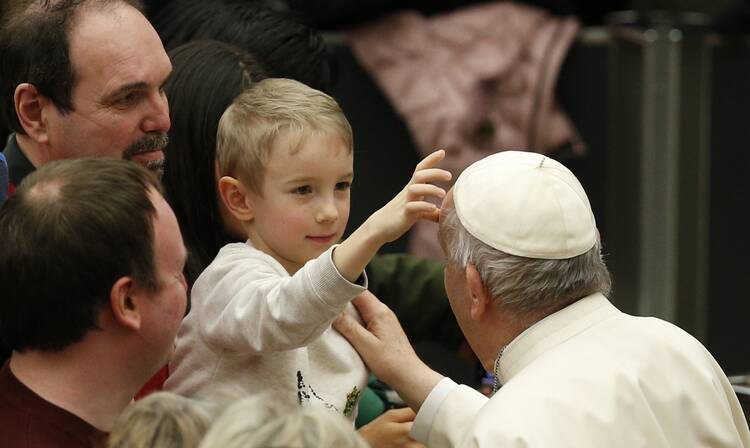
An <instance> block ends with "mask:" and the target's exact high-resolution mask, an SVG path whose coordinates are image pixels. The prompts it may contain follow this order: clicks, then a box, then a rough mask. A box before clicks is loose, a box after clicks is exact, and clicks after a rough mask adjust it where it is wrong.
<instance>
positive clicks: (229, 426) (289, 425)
mask: <svg viewBox="0 0 750 448" xmlns="http://www.w3.org/2000/svg"><path fill="white" fill-rule="evenodd" d="M367 446H368V445H367V443H366V442H365V441H364V440H363V439H362V438H361V437H360V436H359V434H357V432H356V431H355V430H354V427H353V425H352V423H351V422H349V421H348V420H346V419H344V417H342V416H340V415H337V414H334V413H332V412H330V411H326V410H324V409H318V408H299V407H296V406H295V407H288V406H283V405H281V404H280V403H278V402H277V401H273V399H272V398H271V397H269V396H265V397H252V398H246V399H242V400H240V401H238V402H236V403H234V404H233V405H231V406H229V407H228V408H227V409H226V410H225V411H224V412H223V413H222V414H221V415H220V416H219V417H218V418H217V419H216V420H215V421H214V423H213V424H212V425H211V428H210V429H209V430H208V432H207V433H206V435H205V437H204V438H203V440H202V441H201V444H200V445H199V447H200V448H268V447H279V448H281V447H283V448H318V447H337V448H338V447H342V448H345V447H352V448H367Z"/></svg>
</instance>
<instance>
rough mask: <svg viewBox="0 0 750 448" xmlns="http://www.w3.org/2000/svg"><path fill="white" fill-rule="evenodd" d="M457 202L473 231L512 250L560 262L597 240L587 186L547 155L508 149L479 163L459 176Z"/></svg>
mask: <svg viewBox="0 0 750 448" xmlns="http://www.w3.org/2000/svg"><path fill="white" fill-rule="evenodd" d="M453 201H454V203H455V209H456V214H457V215H458V219H459V220H460V221H461V224H462V225H463V226H464V228H466V230H467V231H468V232H469V233H471V234H472V235H473V236H474V237H476V238H478V239H479V240H480V241H482V242H484V243H485V244H488V245H489V246H492V247H494V248H495V249H498V250H500V251H503V252H505V253H508V254H512V255H517V256H521V257H528V258H543V259H550V260H559V259H563V258H572V257H575V256H578V255H581V254H583V253H585V252H587V251H588V250H589V249H591V248H592V247H594V244H595V243H596V239H597V233H596V221H595V220H594V213H593V212H592V211H591V205H590V204H589V200H588V198H587V197H586V193H585V192H584V191H583V187H582V186H581V184H580V183H579V182H578V179H576V177H575V176H574V175H573V173H571V172H570V170H568V169H567V168H565V167H564V166H563V165H562V164H560V163H559V162H557V161H555V160H552V159H550V158H549V157H545V156H543V155H541V154H536V153H532V152H522V151H504V152H500V153H497V154H493V155H491V156H489V157H486V158H484V159H482V160H479V161H478V162H475V163H473V164H472V165H471V166H469V167H468V168H466V169H465V170H464V172H463V173H461V175H460V176H459V177H458V180H456V183H455V185H454V186H453Z"/></svg>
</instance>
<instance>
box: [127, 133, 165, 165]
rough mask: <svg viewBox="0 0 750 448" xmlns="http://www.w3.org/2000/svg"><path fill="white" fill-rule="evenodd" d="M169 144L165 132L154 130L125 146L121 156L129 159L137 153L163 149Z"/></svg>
mask: <svg viewBox="0 0 750 448" xmlns="http://www.w3.org/2000/svg"><path fill="white" fill-rule="evenodd" d="M168 144H169V136H168V135H167V134H166V133H165V132H154V133H152V134H147V135H146V136H145V137H143V138H142V139H140V140H138V141H136V142H133V143H132V144H131V145H130V146H128V147H127V148H125V151H123V153H122V158H123V159H125V160H131V159H132V158H133V157H135V156H137V155H138V154H143V153H144V152H151V151H155V150H157V149H163V148H164V147H166V146H167V145H168Z"/></svg>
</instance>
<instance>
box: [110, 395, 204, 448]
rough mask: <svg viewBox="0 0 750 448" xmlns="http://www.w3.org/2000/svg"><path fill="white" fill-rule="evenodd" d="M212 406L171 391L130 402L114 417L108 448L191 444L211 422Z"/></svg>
mask: <svg viewBox="0 0 750 448" xmlns="http://www.w3.org/2000/svg"><path fill="white" fill-rule="evenodd" d="M212 415H213V412H212V410H211V408H210V407H209V406H207V405H206V404H204V403H201V402H199V401H196V400H192V399H190V398H185V397H181V396H179V395H176V394H173V393H171V392H157V393H154V394H152V395H149V396H148V397H146V398H144V399H142V400H139V401H136V402H135V403H134V404H131V405H130V406H128V407H127V408H125V410H124V411H123V412H122V414H120V416H119V417H118V418H117V420H116V421H115V424H114V426H113V428H112V432H110V434H109V440H108V442H107V447H108V448H151V447H159V448H192V447H196V446H198V443H199V442H200V441H201V439H202V438H203V435H204V434H205V433H206V431H207V430H208V427H209V425H210V424H211V420H212V418H211V417H212Z"/></svg>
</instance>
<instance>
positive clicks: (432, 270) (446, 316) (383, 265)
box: [366, 254, 463, 349]
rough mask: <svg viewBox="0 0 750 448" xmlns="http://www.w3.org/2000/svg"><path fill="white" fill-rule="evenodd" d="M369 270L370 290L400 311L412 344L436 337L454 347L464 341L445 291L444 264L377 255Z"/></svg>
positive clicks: (401, 320)
mask: <svg viewBox="0 0 750 448" xmlns="http://www.w3.org/2000/svg"><path fill="white" fill-rule="evenodd" d="M366 270H367V277H368V280H369V290H370V292H372V293H373V294H375V296H377V297H378V298H379V299H380V300H381V301H382V302H383V303H385V304H386V305H388V306H389V307H390V308H391V309H392V310H393V311H394V313H396V316H398V319H399V321H400V322H401V325H402V326H403V327H404V331H405V332H406V335H407V336H408V337H409V339H410V340H411V342H412V343H415V342H419V341H422V340H432V341H435V342H439V343H440V344H441V345H443V346H444V347H446V348H449V349H454V348H457V347H458V345H459V344H460V343H461V341H463V335H462V334H461V330H460V329H459V327H458V324H457V323H456V319H455V317H454V316H453V312H452V311H451V308H450V304H449V303H448V297H447V296H446V294H445V287H444V285H443V264H442V263H440V262H437V261H432V260H423V259H420V258H416V257H414V256H411V255H407V254H388V255H376V256H375V257H374V258H373V259H372V261H371V262H370V264H369V265H367V269H366Z"/></svg>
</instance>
